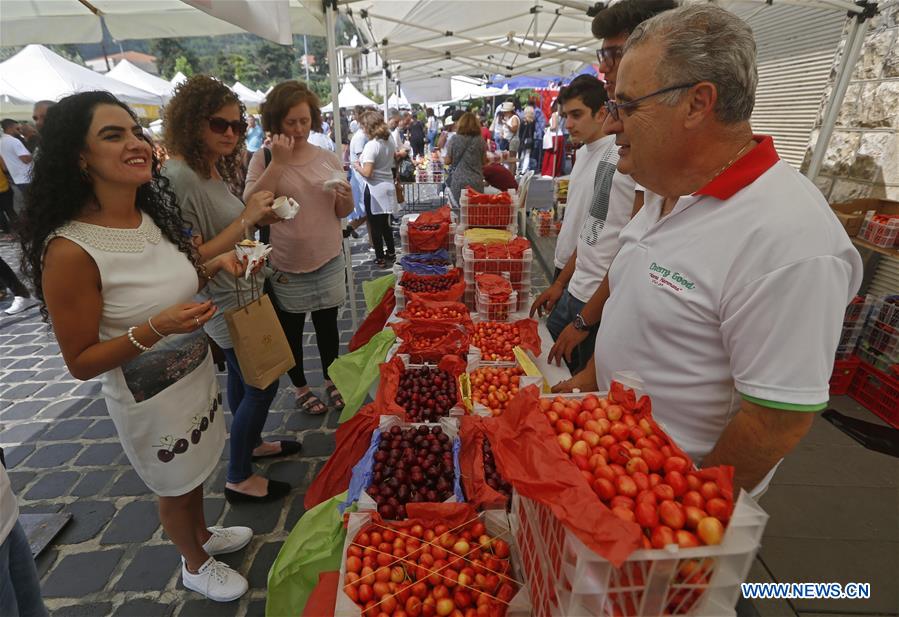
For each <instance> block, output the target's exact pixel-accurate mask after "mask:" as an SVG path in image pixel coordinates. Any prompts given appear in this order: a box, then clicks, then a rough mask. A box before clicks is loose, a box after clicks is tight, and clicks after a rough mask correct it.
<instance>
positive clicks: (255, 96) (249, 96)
mask: <svg viewBox="0 0 899 617" xmlns="http://www.w3.org/2000/svg"><path fill="white" fill-rule="evenodd" d="M231 90H232V91H233V92H234V94H236V95H237V98H239V99H240V101H241V103H243V104H244V105H248V106H252V107H255V106H257V105H259V104H260V103H261V102H262V101H264V100H265V96H259V93H258V92H256V91H255V90H251V89H250V88H248V87H247V86H245V85H243V84H242V83H240V82H239V81H235V82H234V85H233V86H231Z"/></svg>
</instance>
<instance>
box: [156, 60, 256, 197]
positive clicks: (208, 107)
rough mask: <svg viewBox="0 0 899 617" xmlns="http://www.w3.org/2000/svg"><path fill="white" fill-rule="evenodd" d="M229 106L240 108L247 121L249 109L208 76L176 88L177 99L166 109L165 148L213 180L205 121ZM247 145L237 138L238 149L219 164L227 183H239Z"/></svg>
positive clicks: (201, 175) (220, 172)
mask: <svg viewBox="0 0 899 617" xmlns="http://www.w3.org/2000/svg"><path fill="white" fill-rule="evenodd" d="M226 105H237V106H238V108H239V109H240V119H241V120H243V121H244V122H246V121H247V109H246V107H244V104H243V103H241V102H240V99H239V98H237V95H236V94H234V93H233V92H232V91H231V89H230V88H228V86H226V85H225V84H223V83H222V82H220V81H219V80H217V79H215V78H213V77H209V76H207V75H194V76H193V77H190V78H188V79H186V80H185V81H183V82H181V84H180V85H179V86H177V87H176V88H175V96H173V97H172V100H170V101H169V103H168V105H166V107H165V145H166V147H167V148H168V150H169V152H170V153H172V154H178V155H180V156H183V157H184V160H185V162H186V163H187V164H188V166H189V167H190V168H191V169H193V170H194V171H195V172H196V173H197V175H199V176H200V177H201V178H210V177H211V175H212V170H211V169H209V158H208V155H207V153H206V145H205V143H204V141H203V129H204V128H205V126H206V121H207V120H208V119H209V118H210V117H212V115H213V114H214V113H215V112H217V111H218V110H220V109H221V108H222V107H224V106H226ZM244 148H245V142H244V139H243V136H242V135H239V136H238V140H237V147H236V148H234V152H232V153H231V154H229V155H228V156H224V157H222V158H221V159H219V162H218V163H217V164H216V169H218V172H219V175H221V176H222V180H224V181H225V183H226V184H229V183H233V182H235V181H237V179H238V174H239V173H240V166H241V165H242V159H243V150H244Z"/></svg>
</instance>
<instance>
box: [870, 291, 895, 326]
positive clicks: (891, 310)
mask: <svg viewBox="0 0 899 617" xmlns="http://www.w3.org/2000/svg"><path fill="white" fill-rule="evenodd" d="M876 308H877V313H876V315H875V318H876V319H877V321H879V322H880V323H882V324H885V325H887V326H890V327H891V328H897V329H899V296H885V297H884V298H881V299H880V300H879V301H878V302H877V307H876Z"/></svg>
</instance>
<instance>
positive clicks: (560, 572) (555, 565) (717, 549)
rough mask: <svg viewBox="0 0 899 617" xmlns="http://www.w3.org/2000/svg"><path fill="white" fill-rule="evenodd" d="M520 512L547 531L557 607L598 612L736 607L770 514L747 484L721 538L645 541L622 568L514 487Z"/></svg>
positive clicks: (715, 616) (727, 611)
mask: <svg viewBox="0 0 899 617" xmlns="http://www.w3.org/2000/svg"><path fill="white" fill-rule="evenodd" d="M512 512H513V514H515V515H516V516H517V517H518V518H519V519H521V518H527V523H528V527H529V528H531V529H533V530H534V533H536V534H538V535H539V538H538V542H537V544H539V545H540V546H541V547H542V549H543V551H544V554H543V559H544V562H545V563H546V564H547V569H548V570H549V571H550V572H551V573H554V574H555V576H556V578H555V581H554V586H555V589H554V591H555V593H554V595H555V596H556V597H557V598H558V605H557V607H556V610H555V611H553V613H552V614H554V615H584V616H594V615H595V616H597V617H606V616H610V615H641V616H660V615H663V614H675V615H677V614H689V615H705V616H709V617H722V616H724V615H733V614H734V608H733V607H734V605H735V604H736V602H737V598H738V596H739V593H740V583H742V582H744V581H745V580H746V577H747V576H748V574H749V568H750V566H751V565H752V561H753V559H754V558H755V554H756V552H757V551H758V548H759V545H760V542H761V538H762V534H763V532H764V529H765V524H766V523H767V520H768V515H767V514H766V513H765V512H764V510H762V509H761V508H760V507H759V506H758V504H756V503H755V501H754V500H753V499H752V498H751V497H749V495H748V494H747V493H745V492H741V494H740V496H739V498H738V499H737V502H736V504H735V507H734V512H733V515H732V517H731V520H730V521H729V522H728V525H727V530H726V531H725V534H724V539H723V541H722V543H721V544H719V545H716V546H699V547H695V548H688V549H684V548H680V547H678V546H677V545H670V546H668V547H666V548H665V549H658V550H657V549H652V550H645V549H641V550H637V551H634V552H633V553H632V554H631V555H630V556H629V558H628V559H627V561H626V562H625V563H624V564H623V565H622V567H621V568H615V567H614V566H612V564H611V563H609V562H608V561H606V560H605V559H603V558H602V557H600V556H599V555H597V554H596V553H594V552H593V551H591V550H590V549H588V548H587V547H586V546H585V545H584V544H583V543H582V542H581V541H580V540H579V539H578V538H577V537H576V536H575V535H574V534H572V533H571V532H569V531H568V530H567V529H565V528H564V527H563V526H562V525H561V524H560V523H559V522H558V521H556V520H555V517H554V516H553V514H552V512H551V511H550V509H549V508H547V507H546V506H543V505H541V504H539V503H537V502H534V501H531V500H529V499H527V498H523V497H521V496H519V495H514V496H513V500H512ZM687 568H692V569H693V570H692V571H691V572H690V576H689V577H684V576H680V577H679V574H684V573H685V572H686V571H687ZM700 575H703V576H700ZM694 577H695V578H694ZM706 579H707V580H706ZM690 580H692V581H693V582H692V583H690V582H688V581H690Z"/></svg>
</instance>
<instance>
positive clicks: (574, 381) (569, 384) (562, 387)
mask: <svg viewBox="0 0 899 617" xmlns="http://www.w3.org/2000/svg"><path fill="white" fill-rule="evenodd" d="M575 390H579V391H581V392H595V391H596V371H595V370H594V368H593V365H592V364H591V365H589V366H588V367H587V368H585V369H584V370H583V371H581V372H580V373H578V374H577V375H575V376H574V377H572V378H571V379H566V380H565V381H560V382H559V383H557V384H556V385H554V386H553V387H552V391H553V393H559V392H574V391H575Z"/></svg>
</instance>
